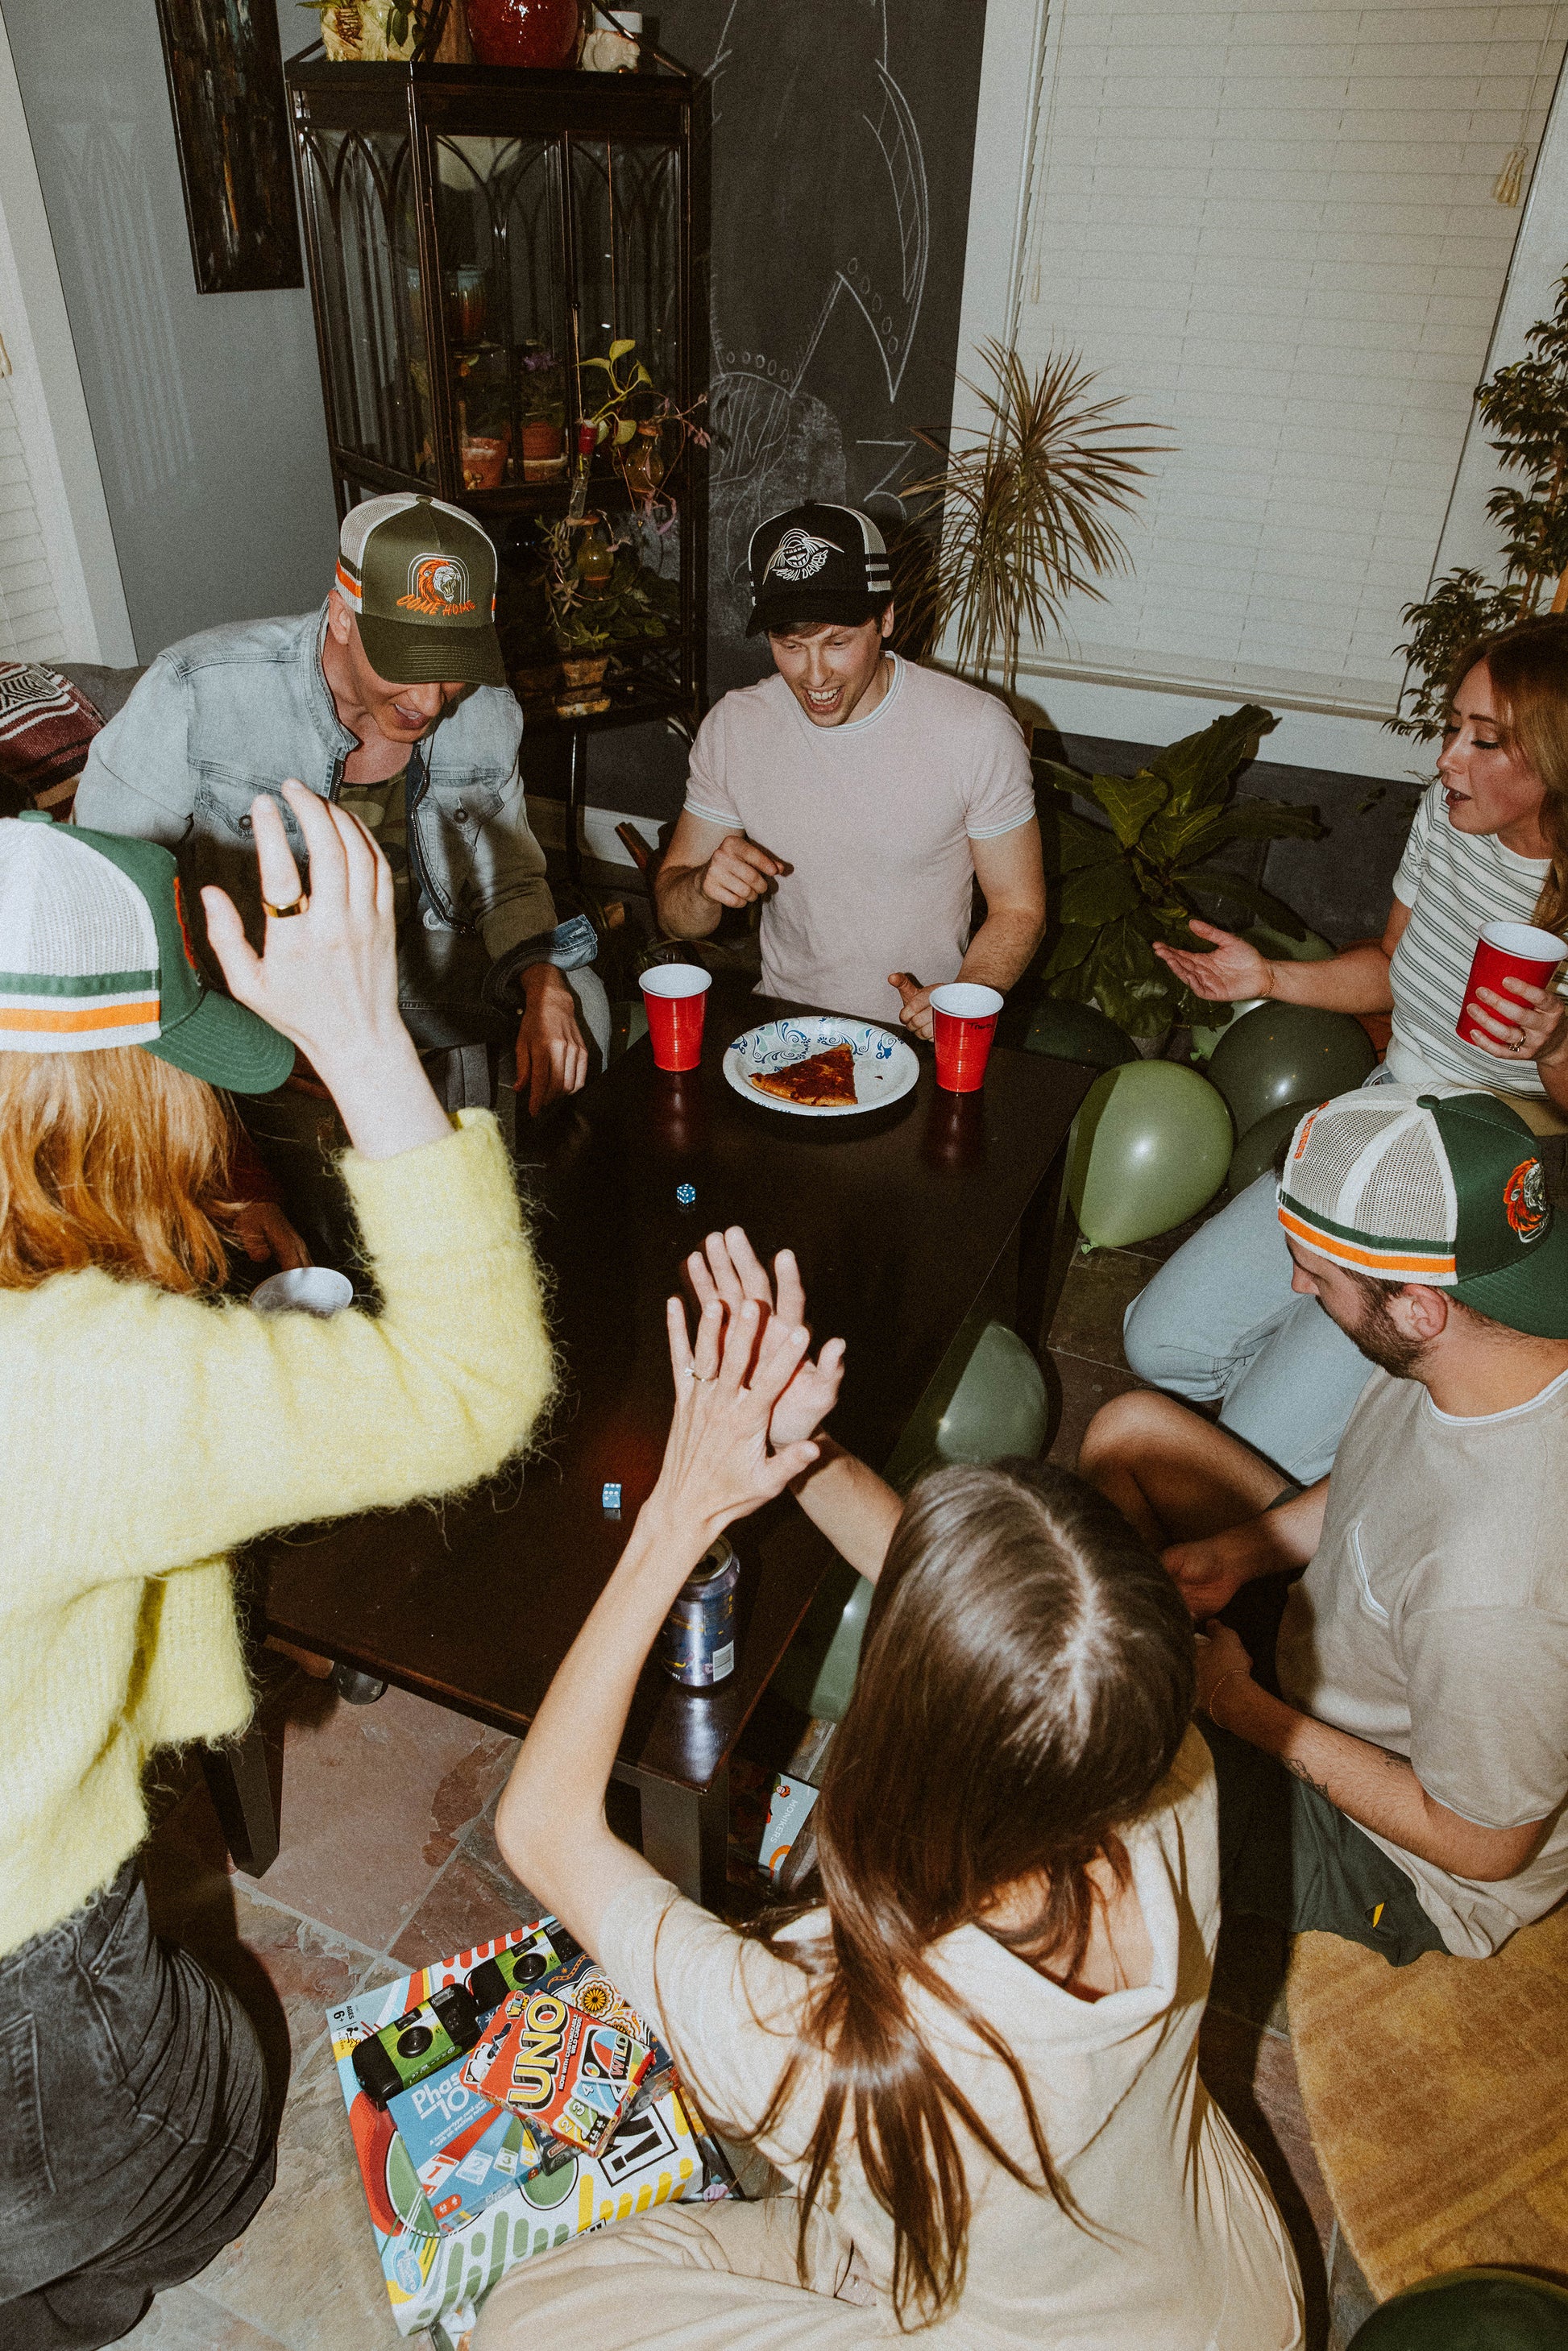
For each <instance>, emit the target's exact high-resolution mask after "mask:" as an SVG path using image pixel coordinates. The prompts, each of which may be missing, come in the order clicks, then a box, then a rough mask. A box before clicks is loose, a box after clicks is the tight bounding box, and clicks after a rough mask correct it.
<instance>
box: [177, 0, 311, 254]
mask: <svg viewBox="0 0 1568 2351" xmlns="http://www.w3.org/2000/svg"><path fill="white" fill-rule="evenodd" d="M158 30H159V33H160V34H161V36H162V42H163V63H164V67H165V68H166V69H167V72H168V76H169V99H170V103H171V105H172V108H173V112H174V143H175V146H176V147H177V148H178V150H179V154H180V180H181V184H182V186H183V190H184V195H185V219H186V223H187V225H188V226H189V228H190V232H191V259H192V262H193V266H194V268H195V273H196V287H197V291H198V292H199V293H202V294H242V293H251V294H254V293H266V292H268V291H271V290H273V289H275V288H277V287H286V286H303V284H304V283H305V274H304V269H303V266H302V265H301V261H300V255H299V226H298V219H297V216H296V214H295V209H294V175H293V171H292V168H291V166H290V163H289V158H288V120H287V113H286V111H285V107H284V93H283V52H282V47H281V44H280V42H279V40H278V37H277V10H276V8H275V6H274V5H273V0H158Z"/></svg>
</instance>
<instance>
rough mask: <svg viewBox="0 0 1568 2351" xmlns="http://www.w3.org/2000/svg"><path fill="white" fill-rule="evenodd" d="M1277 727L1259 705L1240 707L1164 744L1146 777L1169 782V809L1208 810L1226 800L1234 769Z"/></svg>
mask: <svg viewBox="0 0 1568 2351" xmlns="http://www.w3.org/2000/svg"><path fill="white" fill-rule="evenodd" d="M1279 723H1280V722H1279V720H1278V719H1277V718H1276V717H1275V716H1274V714H1273V712H1272V711H1271V710H1265V709H1264V708H1263V706H1262V705H1261V704H1260V703H1257V702H1246V703H1243V704H1242V705H1241V707H1240V709H1239V710H1232V711H1230V712H1229V713H1228V715H1227V716H1225V717H1223V718H1216V719H1215V720H1213V721H1212V723H1211V724H1210V725H1209V726H1205V727H1203V728H1201V729H1200V731H1199V732H1198V733H1197V734H1196V735H1184V736H1183V737H1181V739H1180V741H1179V742H1176V743H1171V744H1167V746H1166V748H1165V749H1164V750H1163V751H1161V752H1159V753H1158V754H1157V755H1156V756H1155V758H1153V759H1152V760H1151V761H1150V762H1149V768H1150V773H1151V774H1153V775H1155V776H1160V777H1163V778H1164V779H1165V781H1166V783H1167V784H1169V786H1170V788H1171V807H1172V809H1173V810H1176V809H1177V808H1181V809H1198V808H1211V807H1212V806H1213V805H1214V804H1215V802H1216V801H1217V800H1222V799H1224V798H1225V789H1226V786H1227V785H1228V783H1229V781H1230V779H1231V778H1232V776H1233V775H1234V774H1235V773H1236V770H1237V768H1239V767H1241V766H1243V765H1244V764H1245V762H1246V761H1247V760H1249V759H1252V758H1256V757H1257V753H1258V745H1259V743H1260V740H1261V738H1262V737H1264V736H1265V735H1267V734H1268V733H1269V731H1270V728H1271V727H1274V726H1278V725H1279Z"/></svg>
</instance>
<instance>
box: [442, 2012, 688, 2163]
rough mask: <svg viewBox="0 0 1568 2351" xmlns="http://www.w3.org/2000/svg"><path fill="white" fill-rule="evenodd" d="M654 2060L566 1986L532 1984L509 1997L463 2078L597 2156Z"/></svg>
mask: <svg viewBox="0 0 1568 2351" xmlns="http://www.w3.org/2000/svg"><path fill="white" fill-rule="evenodd" d="M652 2064H653V2051H652V2050H651V2049H645V2048H644V2047H643V2044H642V2043H641V2042H640V2041H633V2040H632V2037H631V2035H630V2034H629V2033H626V2032H622V2029H621V2027H620V2026H619V2025H618V2024H609V2023H601V2022H596V2021H595V2019H594V2018H593V2017H591V2016H585V2015H584V2013H583V2011H582V2010H581V2009H580V2008H574V2007H573V2006H572V2004H571V2002H570V2001H569V2000H563V1999H562V1998H561V1996H560V1994H559V1991H555V1990H553V1989H549V1990H544V1991H540V1990H536V1989H533V1988H531V1987H530V1988H528V1989H527V1990H525V1991H515V1992H513V1993H512V1995H511V1997H510V1998H509V1999H508V2000H504V2001H502V2002H501V2005H500V2007H499V2008H498V2009H497V2011H496V2013H495V2015H494V2016H493V2017H492V2018H491V2020H490V2027H489V2030H488V2032H486V2035H485V2038H484V2039H483V2040H482V2041H481V2042H480V2043H479V2044H478V2046H477V2047H476V2048H475V2049H472V2050H470V2052H469V2053H468V2056H467V2059H466V2061H465V2064H464V2065H463V2068H462V2071H461V2074H460V2075H459V2078H460V2080H462V2081H463V2082H465V2084H466V2085H467V2086H468V2087H469V2088H470V2089H471V2090H476V2091H477V2092H478V2094H479V2095H480V2096H481V2097H482V2098H492V2099H494V2101H495V2103H496V2104H497V2105H498V2106H507V2107H508V2108H509V2109H510V2110H511V2111H512V2112H513V2113H514V2114H518V2115H521V2116H523V2117H524V2119H525V2120H526V2121H527V2122H528V2124H529V2125H530V2126H535V2127H542V2128H543V2129H545V2130H547V2131H549V2132H550V2133H551V2134H552V2136H553V2137H556V2138H559V2139H564V2140H565V2141H566V2142H567V2145H568V2146H569V2147H580V2148H581V2150H582V2152H583V2154H584V2155H598V2154H599V2153H601V2150H602V2149H603V2148H604V2147H606V2146H608V2144H609V2142H610V2139H611V2137H612V2134H613V2132H614V2129H615V2126H616V2124H617V2123H618V2122H619V2121H620V2120H621V2117H622V2115H623V2114H624V2113H625V2111H626V2109H627V2107H628V2106H629V2105H631V2103H632V2096H633V2094H634V2093H635V2091H636V2089H637V2085H638V2084H639V2083H640V2082H641V2081H642V2079H643V2075H644V2074H646V2073H647V2072H648V2070H649V2068H650V2066H651V2065H652Z"/></svg>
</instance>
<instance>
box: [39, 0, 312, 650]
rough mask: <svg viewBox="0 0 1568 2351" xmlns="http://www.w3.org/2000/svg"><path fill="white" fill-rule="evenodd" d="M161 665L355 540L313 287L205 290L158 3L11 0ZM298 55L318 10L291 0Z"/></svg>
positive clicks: (118, 532)
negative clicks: (327, 396) (324, 391)
mask: <svg viewBox="0 0 1568 2351" xmlns="http://www.w3.org/2000/svg"><path fill="white" fill-rule="evenodd" d="M0 7H3V11H4V16H5V30H6V33H7V35H8V36H9V38H10V43H11V48H12V51H13V53H14V55H15V57H16V74H17V78H18V80H19V82H20V84H21V89H22V103H23V106H24V108H25V109H26V117H27V126H28V129H29V131H30V132H31V134H32V141H33V151H34V153H35V154H36V156H37V164H38V176H39V179H40V180H41V182H42V183H43V190H44V202H45V204H46V206H47V211H48V215H49V225H50V228H51V230H52V232H53V235H54V242H55V252H56V255H57V259H58V262H59V270H60V278H61V282H62V284H63V286H64V288H65V298H66V308H67V309H68V313H69V316H70V322H71V331H72V334H73V335H74V337H75V340H76V349H77V359H78V364H79V366H80V369H81V376H82V385H83V389H84V391H85V392H86V394H87V404H88V413H89V417H90V418H91V421H92V429H93V438H94V440H95V441H96V443H97V444H98V458H99V466H100V468H101V470H102V474H103V486H104V492H105V496H106V497H107V499H108V502H109V517H110V523H111V525H112V526H113V529H114V539H115V546H116V548H117V549H118V550H119V555H120V570H121V573H122V575H123V577H124V580H125V595H126V601H127V602H128V604H129V606H130V608H131V628H132V630H133V631H134V632H135V637H136V649H137V652H138V653H139V655H140V656H141V659H142V660H143V661H147V660H149V659H151V657H152V655H153V654H154V653H158V652H160V651H161V650H162V647H163V646H164V645H167V644H170V643H173V641H174V640H175V639H176V638H179V637H183V636H188V635H190V633H191V632H192V631H193V630H195V629H202V628H208V627H211V626H212V625H213V624H214V622H219V621H237V620H248V619H252V618H255V617H256V616H257V615H259V614H262V613H267V612H298V611H306V610H307V609H308V607H309V606H310V605H312V604H315V603H317V602H318V601H319V600H320V598H321V597H322V596H323V595H324V594H325V592H326V590H327V587H328V584H329V580H330V578H331V564H332V556H333V550H334V544H335V538H336V520H335V516H334V513H333V507H332V486H331V478H330V475H329V472H328V467H327V444H326V435H325V433H324V430H323V426H322V419H321V394H320V381H319V376H318V373H317V368H316V342H315V336H314V333H313V331H312V329H311V324H310V298H309V296H308V294H307V293H306V292H305V291H304V289H303V288H301V289H299V290H298V291H295V292H289V293H280V294H198V293H197V291H196V286H195V278H194V276H193V271H192V266H191V245H190V238H189V236H188V235H187V233H186V228H185V213H184V204H183V199H182V196H181V193H180V167H179V161H178V157H177V154H176V151H175V145H174V123H173V117H172V113H171V111H170V106H169V89H168V83H167V81H166V80H165V78H164V73H163V56H162V48H161V47H160V44H159V38H158V18H157V12H156V10H155V8H154V5H153V0H0ZM277 9H278V21H279V25H280V27H281V30H282V37H283V50H284V55H285V56H286V57H288V56H291V55H293V54H294V52H295V51H297V50H298V49H301V48H304V47H307V46H308V43H309V42H310V41H312V40H313V39H314V38H315V37H316V18H315V17H314V16H312V15H311V14H310V13H309V12H308V11H307V10H305V9H302V8H299V7H297V6H296V5H294V0H277Z"/></svg>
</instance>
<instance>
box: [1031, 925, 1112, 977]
mask: <svg viewBox="0 0 1568 2351" xmlns="http://www.w3.org/2000/svg"><path fill="white" fill-rule="evenodd" d="M1098 935H1099V934H1098V933H1097V932H1094V931H1091V930H1081V929H1079V928H1078V927H1077V926H1076V925H1073V924H1071V923H1066V924H1064V925H1062V930H1061V937H1060V938H1059V939H1058V940H1057V942H1056V945H1055V946H1054V947H1053V948H1052V949H1051V954H1050V955H1049V956H1047V958H1046V961H1045V964H1044V967H1043V968H1042V970H1041V972H1040V977H1041V978H1042V979H1043V980H1045V982H1046V983H1047V985H1048V986H1049V985H1050V983H1051V981H1052V980H1053V979H1057V978H1059V977H1061V974H1062V973H1063V972H1069V971H1074V970H1076V969H1077V967H1078V966H1079V965H1080V964H1081V963H1082V961H1083V959H1084V957H1085V956H1087V955H1088V954H1089V953H1090V951H1091V950H1092V947H1093V945H1094V942H1095V939H1096V938H1097V936H1098Z"/></svg>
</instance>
